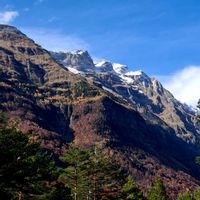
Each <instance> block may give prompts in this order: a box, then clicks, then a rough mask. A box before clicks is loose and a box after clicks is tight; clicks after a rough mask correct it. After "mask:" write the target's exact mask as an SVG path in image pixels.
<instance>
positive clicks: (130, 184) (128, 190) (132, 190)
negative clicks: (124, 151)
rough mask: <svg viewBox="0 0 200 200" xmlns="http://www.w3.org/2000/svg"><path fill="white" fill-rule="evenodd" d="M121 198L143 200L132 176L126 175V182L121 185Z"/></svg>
mask: <svg viewBox="0 0 200 200" xmlns="http://www.w3.org/2000/svg"><path fill="white" fill-rule="evenodd" d="M122 194H123V196H122V197H123V199H124V200H125V199H127V200H144V196H143V194H142V192H141V191H140V190H139V189H138V188H137V187H136V186H135V183H134V180H133V178H132V176H128V180H127V182H126V183H125V184H124V185H123V187H122Z"/></svg>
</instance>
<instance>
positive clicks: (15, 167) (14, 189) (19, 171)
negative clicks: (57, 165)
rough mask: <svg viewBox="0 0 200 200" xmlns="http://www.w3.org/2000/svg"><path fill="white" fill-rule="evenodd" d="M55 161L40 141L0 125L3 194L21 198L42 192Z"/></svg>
mask: <svg viewBox="0 0 200 200" xmlns="http://www.w3.org/2000/svg"><path fill="white" fill-rule="evenodd" d="M53 170H54V164H53V163H52V162H51V161H50V156H49V155H48V154H47V153H45V152H43V151H42V150H41V149H40V147H39V144H38V143H35V142H30V141H29V138H28V137H27V135H25V134H23V133H21V132H18V131H16V130H15V129H0V195H2V196H4V198H3V199H15V198H17V199H22V198H25V197H27V198H28V196H32V197H33V196H37V195H41V194H42V193H43V192H44V189H45V187H44V186H45V182H46V181H49V180H50V177H51V174H52V173H53Z"/></svg>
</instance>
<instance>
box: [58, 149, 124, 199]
mask: <svg viewBox="0 0 200 200" xmlns="http://www.w3.org/2000/svg"><path fill="white" fill-rule="evenodd" d="M61 159H62V161H64V162H65V163H66V164H67V167H66V168H64V169H63V170H62V173H61V175H60V178H59V180H60V181H61V182H62V183H64V184H66V185H67V186H68V187H70V188H71V190H72V198H73V199H75V200H76V199H89V200H90V199H91V200H97V199H98V200H99V199H104V200H106V199H117V198H118V197H119V196H120V194H121V193H120V192H121V187H122V184H123V183H124V181H123V180H124V177H126V176H125V175H124V173H123V172H122V171H121V170H120V168H119V166H118V165H116V164H115V163H114V162H112V161H111V160H109V159H108V156H106V155H105V154H104V153H102V151H101V150H100V149H98V148H94V149H93V148H91V149H87V150H80V149H79V148H76V147H71V148H70V149H69V151H68V152H67V153H66V154H65V155H64V156H63V157H62V158H61Z"/></svg>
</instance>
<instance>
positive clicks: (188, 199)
mask: <svg viewBox="0 0 200 200" xmlns="http://www.w3.org/2000/svg"><path fill="white" fill-rule="evenodd" d="M177 200H194V199H193V198H192V195H191V194H190V193H189V192H187V193H184V194H180V195H179V196H178V198H177Z"/></svg>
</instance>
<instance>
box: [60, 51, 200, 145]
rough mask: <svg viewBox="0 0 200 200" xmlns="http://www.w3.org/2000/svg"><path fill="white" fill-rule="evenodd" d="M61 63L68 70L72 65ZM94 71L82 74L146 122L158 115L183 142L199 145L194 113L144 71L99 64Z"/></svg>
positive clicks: (103, 62) (65, 62)
mask: <svg viewBox="0 0 200 200" xmlns="http://www.w3.org/2000/svg"><path fill="white" fill-rule="evenodd" d="M87 57H88V55H87ZM69 59H70V58H69ZM58 60H59V61H61V62H62V63H63V64H64V66H65V67H67V68H68V67H69V66H68V63H69V62H70V61H68V60H66V59H65V60H62V59H61V58H58ZM95 67H96V68H95V69H94V68H93V69H92V71H85V70H82V71H81V70H80V71H79V73H80V74H81V75H84V76H85V77H87V78H88V79H92V80H93V82H95V83H98V84H99V85H101V86H102V88H103V89H104V90H107V91H109V92H112V93H113V94H115V95H118V96H120V97H121V98H123V99H124V100H126V101H127V103H130V104H131V105H132V106H134V107H135V108H136V109H137V110H138V111H139V112H140V113H141V114H142V115H143V116H144V117H146V119H147V120H148V119H149V118H150V119H151V118H152V117H153V116H152V117H150V115H155V116H156V117H159V118H160V119H161V120H163V121H164V122H165V123H166V124H167V125H168V126H170V127H171V128H173V129H174V130H175V132H176V135H177V136H178V137H180V138H182V139H183V140H185V141H187V142H189V143H196V142H198V141H199V139H200V138H199V131H198V130H197V128H196V125H195V123H196V122H195V121H196V120H195V119H196V117H195V112H194V111H192V110H191V109H188V108H189V107H188V106H186V105H184V104H181V103H180V102H179V101H177V100H176V99H175V98H174V96H173V95H172V94H171V93H170V92H169V91H167V90H166V89H165V88H163V86H162V85H161V83H160V82H159V81H157V80H156V79H155V78H150V77H149V76H147V75H146V74H145V73H144V72H142V71H128V67H127V66H125V65H121V64H116V63H114V64H112V63H110V62H108V61H101V62H99V63H96V65H95ZM72 68H73V65H70V70H71V69H72Z"/></svg>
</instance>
